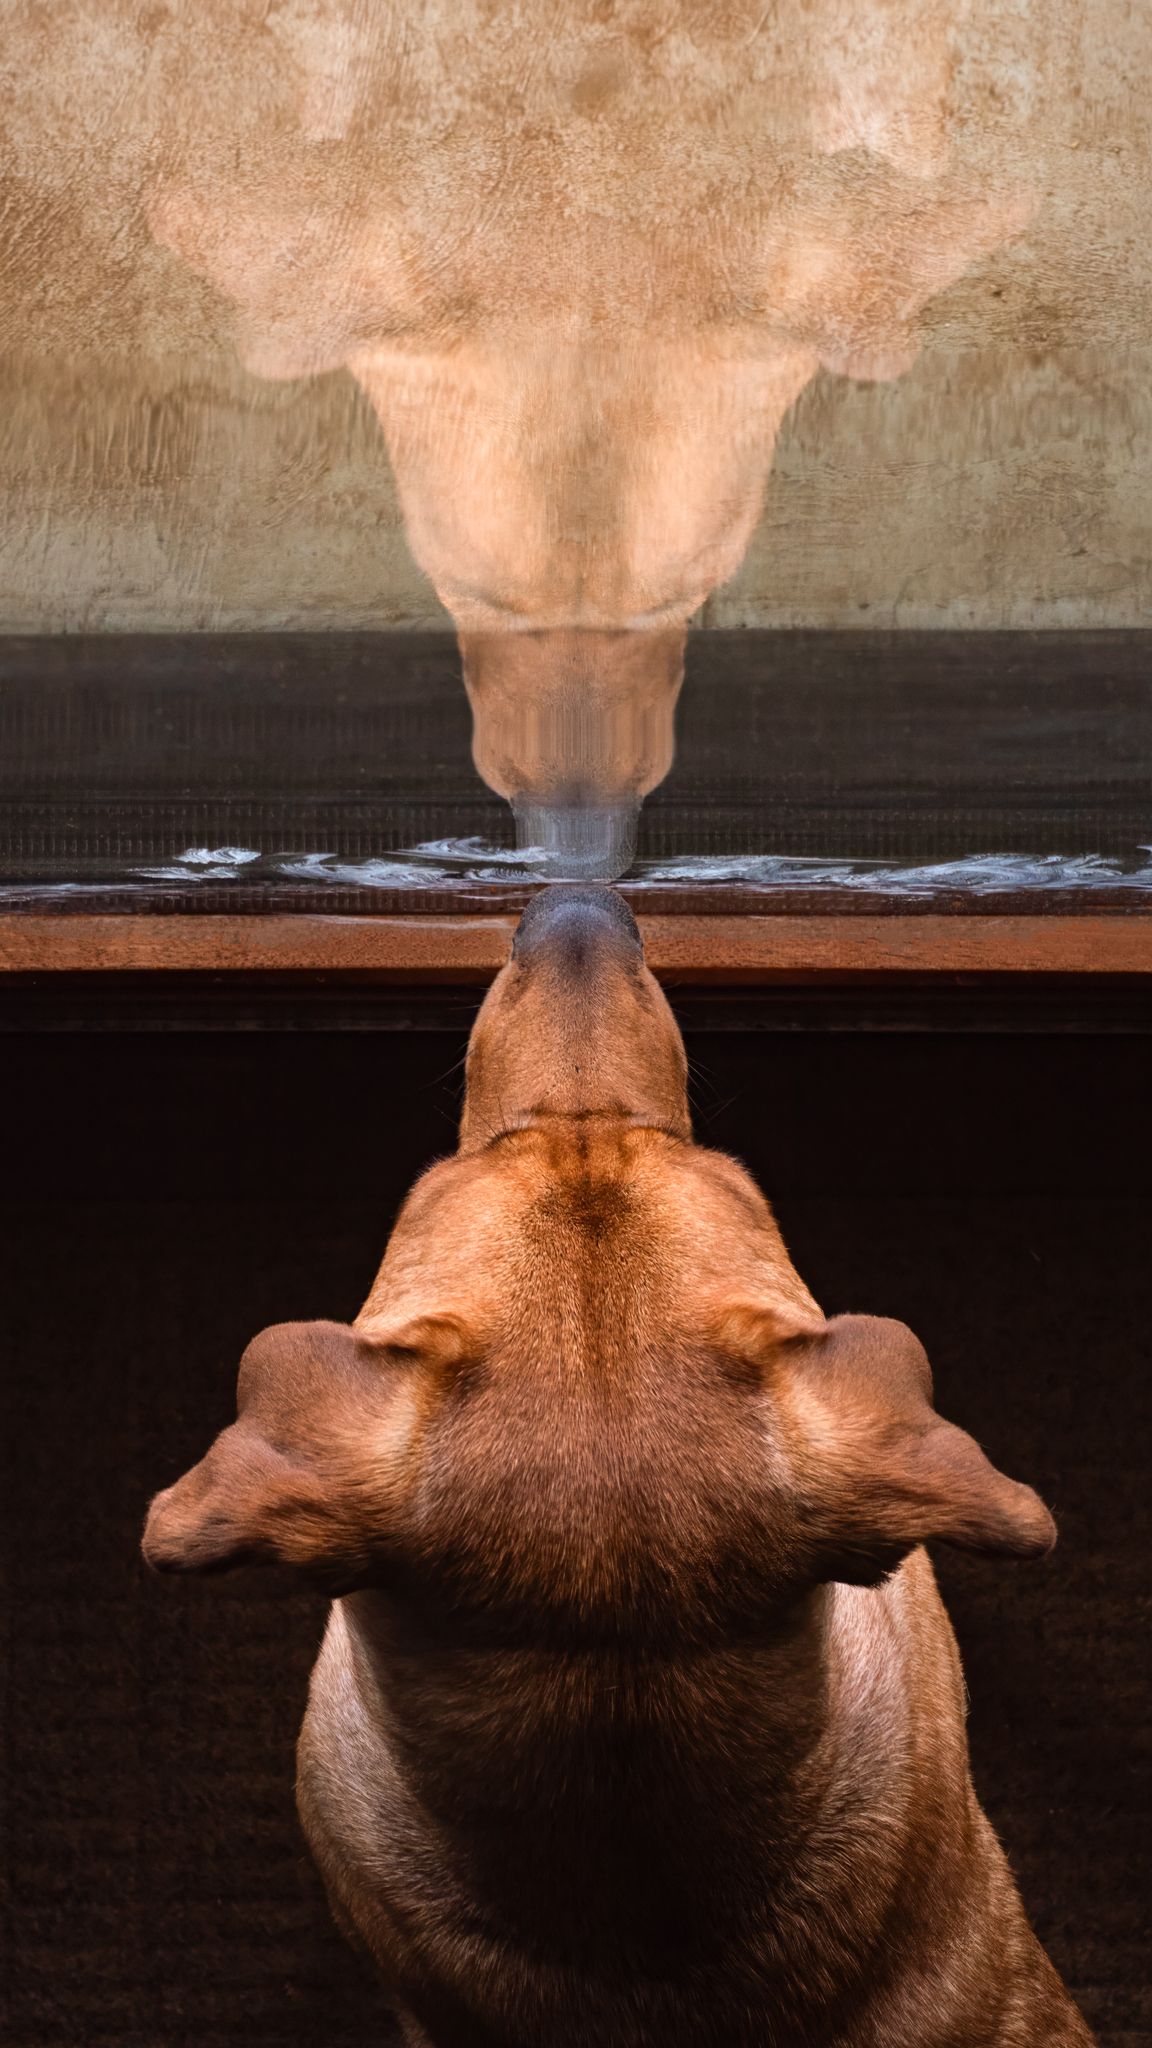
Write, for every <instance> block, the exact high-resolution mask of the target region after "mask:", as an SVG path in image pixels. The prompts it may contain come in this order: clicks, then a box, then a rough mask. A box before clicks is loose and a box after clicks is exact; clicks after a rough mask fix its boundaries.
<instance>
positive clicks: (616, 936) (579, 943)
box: [512, 882, 644, 977]
mask: <svg viewBox="0 0 1152 2048" xmlns="http://www.w3.org/2000/svg"><path fill="white" fill-rule="evenodd" d="M643 957H644V949H643V945H642V943H641V939H640V932H639V929H638V927H637V924H636V919H635V918H634V917H633V915H632V912H631V911H630V910H629V908H628V905H627V904H626V903H625V901H624V898H623V897H622V896H618V895H617V893H616V891H615V889H609V888H607V887H606V886H605V885H603V884H601V885H600V886H599V887H588V886H584V885H581V884H579V883H575V884H566V883H563V882H554V883H552V885H551V886H550V887H548V888H545V889H541V890H540V892H539V894H538V895H536V896H534V897H533V898H532V901H531V902H530V903H529V905H528V907H527V909H526V910H525V912H524V915H523V916H522V918H521V919H520V923H519V925H518V926H517V928H516V937H515V939H514V940H513V942H512V958H513V959H514V960H515V961H516V963H517V965H518V966H520V967H530V966H533V965H534V964H535V963H536V962H538V961H548V962H549V963H550V964H553V965H555V967H556V968H557V969H558V971H559V972H560V973H562V974H564V975H565V976H568V975H571V976H572V977H580V976H585V975H587V974H588V973H590V972H591V971H592V970H593V969H594V968H595V967H596V966H597V965H600V964H602V963H603V962H604V961H605V960H610V959H617V960H621V961H626V962H627V963H628V964H629V965H631V964H633V963H636V962H638V961H641V960H642V959H643Z"/></svg>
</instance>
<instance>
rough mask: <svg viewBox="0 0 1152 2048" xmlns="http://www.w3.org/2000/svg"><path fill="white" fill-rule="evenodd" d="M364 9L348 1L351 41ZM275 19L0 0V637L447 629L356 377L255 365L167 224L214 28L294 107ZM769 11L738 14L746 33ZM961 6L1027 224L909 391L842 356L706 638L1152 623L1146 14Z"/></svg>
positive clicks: (809, 404)
mask: <svg viewBox="0 0 1152 2048" xmlns="http://www.w3.org/2000/svg"><path fill="white" fill-rule="evenodd" d="M319 4H321V0H294V8H295V13H296V15H299V14H301V13H303V14H304V15H305V16H306V15H307V12H308V6H309V5H319ZM370 4H371V0H355V5H353V4H352V0H349V7H350V12H349V19H350V20H352V21H353V25H354V21H355V17H356V14H357V8H359V10H360V12H361V13H362V12H363V9H364V7H366V6H368V7H370ZM545 11H547V10H545ZM593 11H594V12H595V10H593ZM279 12H280V13H281V14H284V12H285V7H284V5H283V4H282V5H281V7H280V9H279ZM287 12H288V13H289V14H292V12H293V8H292V7H288V9H287ZM276 13H277V8H276V7H275V6H271V7H269V6H266V5H263V4H261V5H259V6H258V5H256V4H254V0H253V4H249V0H235V5H234V6H233V7H231V9H230V10H229V9H225V28H226V30H227V34H225V35H224V39H223V42H219V31H220V21H221V13H220V10H219V8H217V9H215V10H213V9H211V8H208V9H193V8H191V7H189V6H185V5H182V4H180V0H177V4H174V5H170V6H168V7H165V6H154V5H151V4H145V0H54V5H53V6H52V7H51V8H47V7H45V6H43V5H42V4H40V0H7V7H6V9H5V29H4V36H3V44H2V46H0V88H2V89H3V90H2V93H0V106H2V107H3V109H4V110H5V111H4V112H3V113H0V175H2V178H3V188H2V204H0V630H3V631H8V632H15V631H31V632H47V631H80V630H89V631H91V630H122V629H129V630H144V629H183V630H188V629H192V630H196V629H214V628H224V627H233V628H243V629H249V628H254V629H261V628H272V627H279V626H308V627H346V626H371V627H388V626H408V625H429V624H438V625H442V624H444V623H445V622H446V619H445V614H444V613H443V611H442V610H441V608H440V606H439V605H438V603H437V600H436V598H435V595H434V593H433V591H432V590H431V587H430V585H429V584H428V582H427V581H426V579H425V578H424V577H423V576H422V575H421V574H420V573H419V571H418V570H417V569H416V567H415V565H414V564H413V562H412V560H411V557H410V555H409V553H408V549H407V546H406V543H405V539H404V533H403V526H402V521H401V519H400V515H399V510H398V506H397V501H396V495H395V491H394V488H393V484H392V480H391V477H390V473H389V468H388V462H387V457H386V453H385V450H384V446H383V441H382V436H381V431H380V428H379V426H378V424H377V420H376V416H375V414H374V413H373V411H372V410H371V408H370V407H369V405H368V403H367V401H366V399H365V398H364V397H363V395H362V394H361V392H360V390H359V388H358V387H357V385H356V384H355V383H354V382H353V380H352V378H351V377H350V375H349V374H348V372H347V371H346V370H344V369H334V370H331V371H329V372H327V373H325V374H322V375H316V376H311V377H304V378H300V379H298V380H294V381H288V382H280V383H276V382H268V381H265V380H264V379H263V378H261V377H258V376H256V375H253V374H251V373H249V372H248V371H246V370H245V369H243V368H242V367H241V365H240V362H239V360H238V356H237V351H236V347H235V345H234V334H235V313H234V309H233V307H232V306H231V304H230V303H229V301H228V299H227V298H226V297H225V296H224V295H223V294H222V293H220V292H218V291H217V290H216V289H215V288H214V287H213V286H211V285H210V284H208V283H206V282H204V281H203V280H202V279H201V278H199V277H197V276H196V275H195V274H194V273H193V272H192V271H191V270H190V269H189V268H188V267H187V266H186V265H185V264H184V263H182V262H181V260H180V259H179V258H178V257H177V256H176V255H174V254H173V253H171V251H170V250H167V249H165V248H162V247H160V246H158V245H157V242H156V241H155V239H154V238H153V235H152V233H151V231H150V228H149V224H148V195H149V193H150V191H151V190H153V189H154V187H155V183H156V180H157V178H158V177H160V176H161V175H162V173H163V171H164V167H165V164H166V163H167V162H168V160H169V159H170V156H171V153H172V150H173V149H174V147H175V146H176V144H175V142H174V140H173V137H174V133H175V131H176V130H179V131H180V132H179V134H178V135H176V141H178V142H179V144H180V147H181V148H182V149H183V150H184V151H185V154H186V153H187V150H188V148H189V147H190V146H191V145H190V140H189V138H190V137H191V144H194V142H195V124H196V119H197V103H196V97H195V94H194V93H193V94H191V95H189V94H188V93H185V92H183V91H182V90H181V89H180V73H181V66H182V65H185V66H186V65H187V63H188V50H189V48H190V47H191V46H192V45H193V44H194V43H195V39H196V36H197V34H198V33H199V31H198V27H197V23H198V21H199V22H202V23H209V22H214V23H215V29H214V33H216V34H217V38H218V49H217V59H216V61H217V63H218V64H220V65H223V64H224V61H225V59H227V60H228V64H229V65H230V64H231V62H232V60H231V58H230V57H229V55H228V50H227V47H226V46H227V35H228V34H234V35H235V37H236V38H238V48H239V47H240V45H242V46H243V47H242V52H241V54H242V56H243V60H244V62H245V63H247V64H248V65H249V67H250V75H251V76H252V77H256V78H257V79H259V78H260V77H262V76H264V75H265V74H264V71H263V70H262V69H261V67H262V66H265V62H266V70H267V78H268V81H269V83H268V88H267V90H268V105H269V107H270V108H271V109H272V116H271V117H270V118H272V117H274V118H277V119H279V118H281V117H282V113H283V109H282V107H281V101H280V99H279V98H278V97H277V94H278V92H279V86H278V83H277V72H276V66H277V64H278V63H279V62H280V55H281V45H282V38H281V45H277V46H276V48H272V47H271V44H270V54H269V55H268V56H267V60H265V54H264V45H263V42H262V41H261V39H262V38H265V39H267V38H268V37H269V35H270V30H269V19H270V17H272V16H274V15H275V14H276ZM603 15H604V10H603V9H601V10H600V18H601V19H602V18H603ZM764 19H765V10H764V7H763V5H762V4H757V5H755V6H752V5H751V4H750V6H749V24H750V27H749V33H750V34H755V33H756V30H757V24H758V23H759V22H762V21H763V20H764ZM971 19H972V25H971V31H970V33H971V36H972V37H973V38H975V44H974V47H975V49H976V54H977V56H978V57H986V56H987V45H988V42H989V39H990V38H991V39H992V41H993V42H994V41H995V39H996V37H997V36H1002V37H1003V39H1004V52H1003V56H1002V60H1001V61H1000V62H999V64H998V66H997V67H993V70H994V73H995V76H996V77H997V78H998V79H999V81H1000V86H1001V90H1002V91H1003V92H1005V93H1007V96H1008V99H1009V100H1011V99H1012V96H1013V94H1015V96H1016V100H1017V101H1018V104H1008V105H1002V106H1000V107H999V108H998V109H997V112H996V122H995V123H994V124H993V125H994V127H995V130H996V137H997V141H996V148H997V150H998V152H999V154H998V157H997V162H998V164H999V165H1000V166H1001V167H1002V165H1003V161H1004V153H1005V152H1004V136H1005V134H1006V133H1007V134H1008V135H1009V137H1010V148H1009V155H1013V154H1014V159H1015V160H1014V169H1015V170H1016V171H1017V172H1018V173H1019V174H1020V175H1021V177H1025V178H1026V179H1027V180H1028V182H1029V183H1030V185H1031V188H1032V191H1033V195H1034V199H1035V211H1034V213H1033V217H1032V219H1031V222H1030V224H1029V225H1028V226H1027V228H1026V229H1025V230H1024V232H1023V233H1022V234H1021V235H1020V236H1019V237H1018V238H1017V239H1016V240H1015V241H1014V242H1013V243H1011V245H1010V246H1008V247H1005V248H1003V249H1001V250H1000V251H999V252H998V253H996V254H995V255H993V256H991V257H989V258H987V259H986V260H984V261H983V262H982V263H980V264H978V265H977V266H976V267H975V268H974V270H972V271H971V272H970V273H969V274H968V275H967V276H965V277H964V278H963V279H962V280H961V281H960V282H959V283H957V284H955V285H954V286H952V287H951V288H950V289H949V290H948V291H946V292H945V293H944V294H943V295H942V296H941V297H939V298H937V299H936V300H934V301H933V302H932V304H931V305H930V306H929V307H928V308H927V311H926V312H925V314H924V315H923V318H922V321H921V331H922V335H923V346H922V349H921V352H920V355H919V358H918V360H917V361H916V362H915V363H914V364H913V366H912V367H911V368H910V369H908V370H907V371H905V372H904V374H903V375H902V376H900V377H899V378H897V379H895V380H894V381H891V382H885V383H875V384H868V383H860V382H854V381H852V380H850V379H848V378H844V377H840V376H834V375H832V374H830V373H828V372H826V371H821V372H820V374H819V375H818V376H817V377H816V379H815V381H814V382H812V383H811V384H810V385H809V386H808V388H807V389H806V390H805V391H804V392H803V393H802V395H801V397H800V398H799V400H798V401H797V403H796V405H795V406H794V408H793V410H792V412H791V413H790V415H789V417H788V419H787V420H786V422H785V426H784V429H783V431H782V434H781V437H780V439H779V442H778V444H777V450H776V458H775V462H774V466H773V470H772V474H771V478H770V482H769V486H768V491H767V497H766V502H765V507H764V513H763V517H762V519H761V521H760V525H759V527H758V529H757V532H756V534H755V537H754V539H753V542H752V545H751V547H750V549H749V551H748V554H747V556H746V558H745V561H744V563H743V566H742V567H741V569H740V570H739V572H738V573H737V575H736V576H735V577H734V578H733V579H732V580H731V581H730V582H729V583H728V584H727V585H726V586H724V587H723V588H722V589H721V590H719V591H718V592H716V593H715V595H714V596H713V597H712V598H711V599H710V600H709V601H708V603H707V605H706V607H705V613H704V622H705V623H710V624H716V625H732V624H737V625H793V624H803V625H828V626H841V625H843V626H847V625H851V626H861V625H864V626H867V625H876V626H891V625H897V626H929V627H932V626H972V627H984V626H1082V625H1101V626H1110V625H1116V626H1131V625H1140V624H1144V623H1147V622H1148V621H1149V618H1150V617H1152V437H1150V435H1149V433H1148V431H1147V430H1148V425H1149V396H1148V394H1149V371H1150V370H1152V321H1150V315H1152V255H1150V253H1149V241H1150V239H1152V237H1150V232H1149V230H1150V224H1152V91H1150V90H1149V84H1148V81H1149V80H1150V79H1152V9H1149V8H1148V7H1147V6H1146V5H1145V4H1143V0H1132V4H1129V0H1087V4H1084V5H1081V4H1079V0H1047V4H1045V5H1040V4H1039V0H1036V4H1032V0H995V4H991V0H989V4H987V5H985V6H984V7H983V8H982V9H981V10H973V12H972V17H971ZM737 26H739V24H737ZM272 40H273V41H274V40H275V39H274V38H273V39H272ZM221 51H222V52H223V55H222V56H221V54H220V52H221ZM237 62H239V59H237ZM253 66H254V69H252V68H251V67H253ZM979 69H980V67H979V64H977V65H975V72H978V71H979ZM986 71H987V66H986V67H985V73H986ZM975 72H974V75H975ZM960 73H961V75H960V78H959V84H958V86H957V87H956V90H957V91H958V94H959V100H958V103H959V105H960V108H961V115H962V118H963V108H964V91H963V85H964V81H963V75H962V74H963V62H962V63H961V65H960ZM985 73H981V76H982V77H984V76H985ZM211 75H212V74H211V68H209V71H208V72H206V73H205V76H206V77H208V78H209V81H210V79H211ZM338 86H339V80H338V79H337V88H338ZM246 90H247V91H248V99H249V104H248V107H247V114H246V118H255V117H256V116H257V115H259V114H260V107H259V104H257V105H256V107H255V113H253V106H252V104H251V100H252V93H251V84H250V82H249V86H248V87H247V88H246ZM256 99H257V102H258V101H259V94H257V95H256ZM173 109H176V110H177V113H178V116H179V118H176V117H175V116H174V114H173ZM277 110H279V111H277ZM174 123H175V128H174ZM181 124H183V126H181ZM237 138H238V139H237V141H236V150H237V152H238V153H242V151H243V148H244V147H245V146H246V144H245V135H244V134H243V133H241V132H240V130H239V129H238V130H237ZM975 160H976V161H977V162H978V161H979V150H978V149H977V152H976V159H975ZM990 160H991V159H990Z"/></svg>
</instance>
